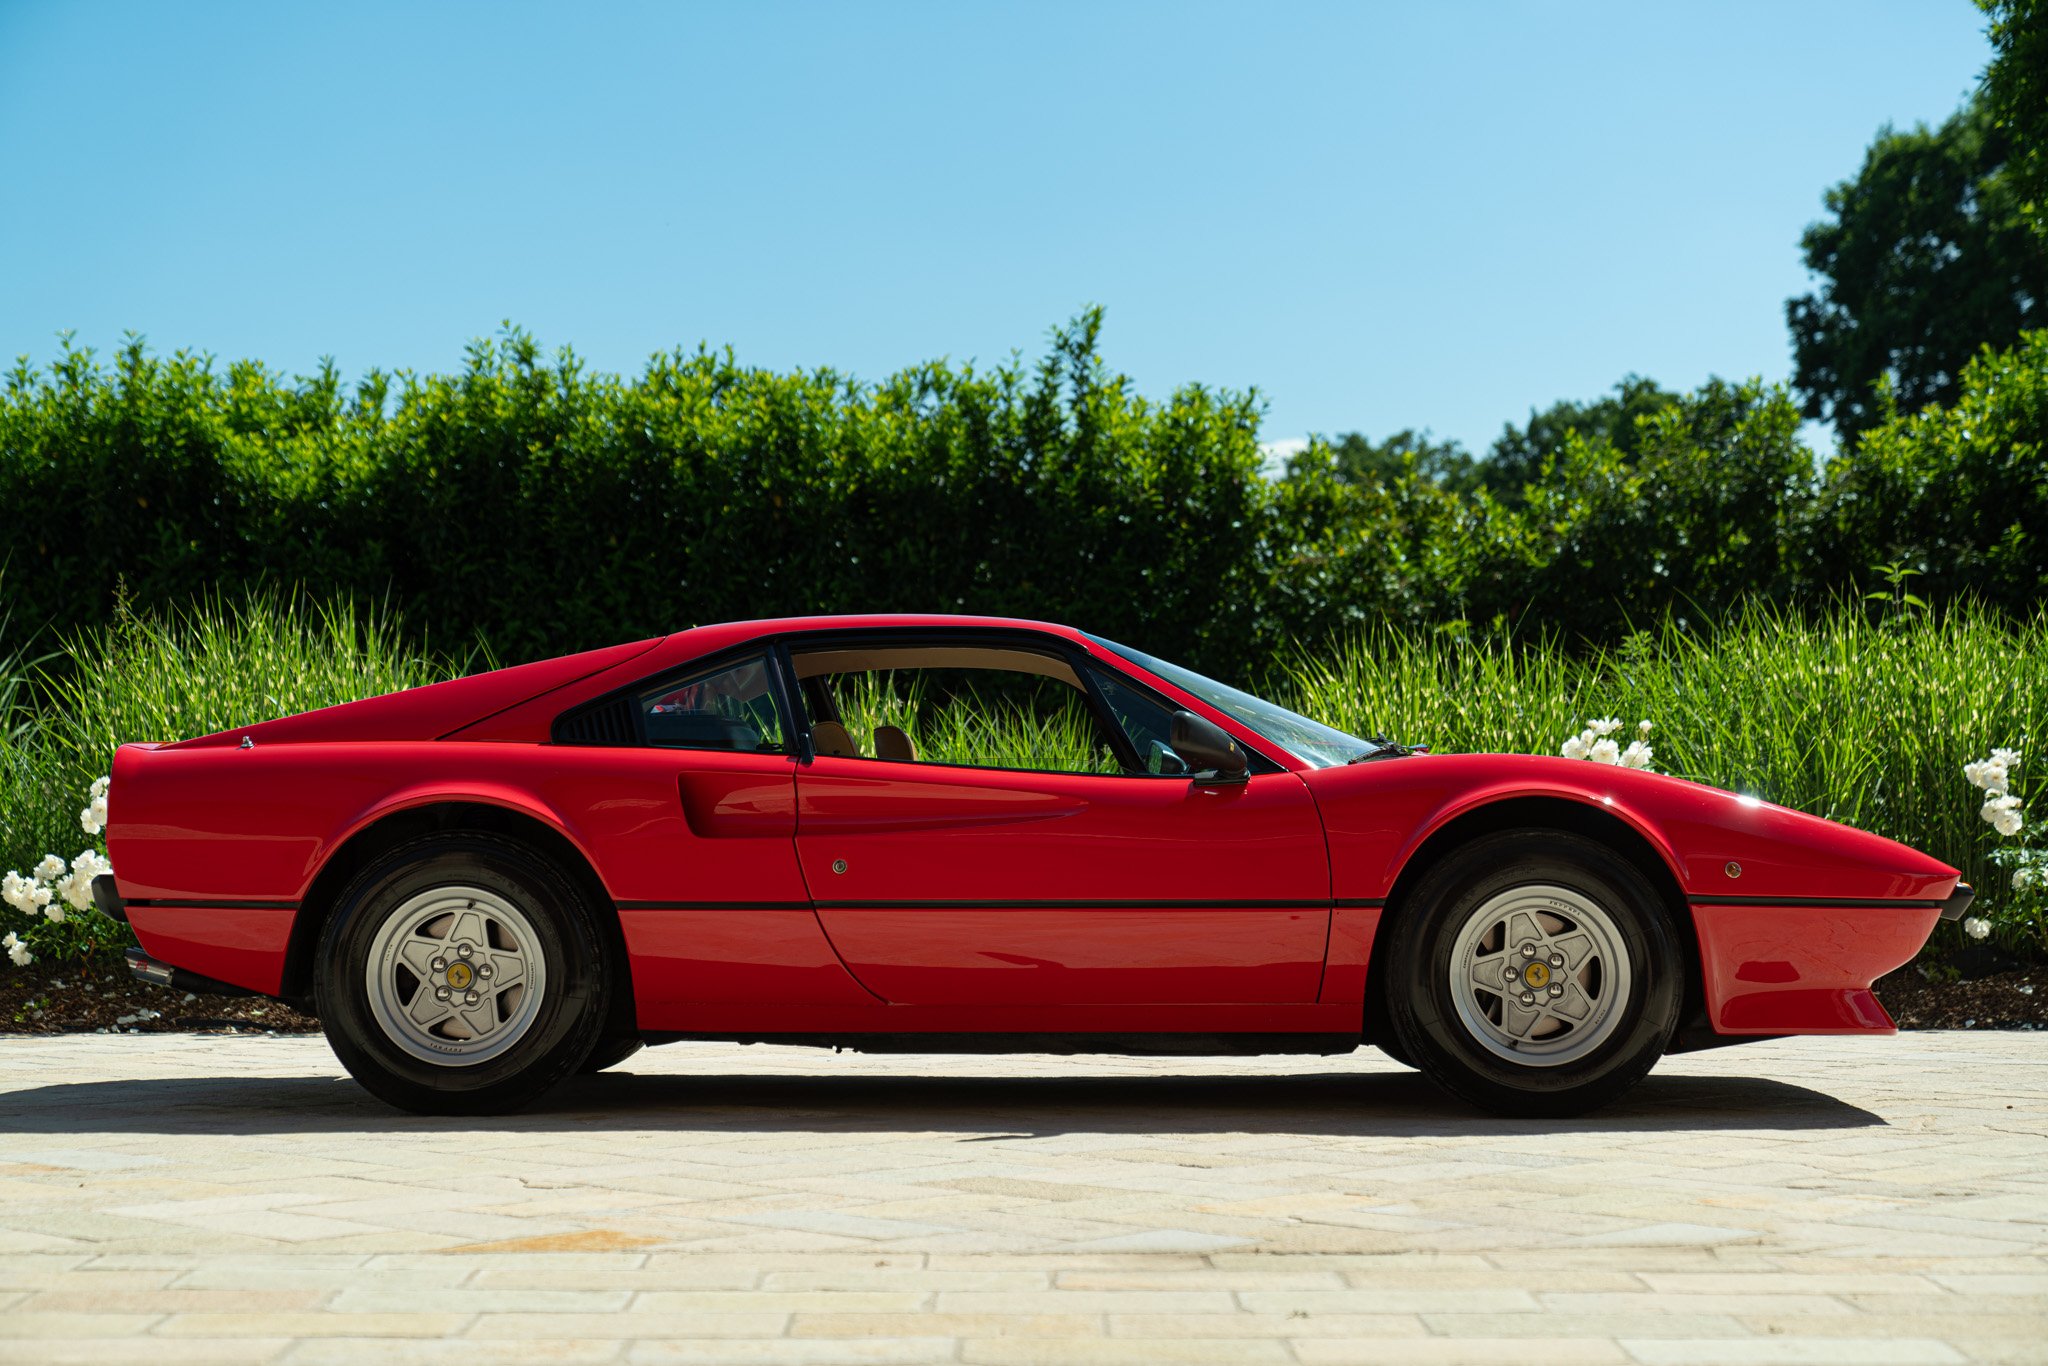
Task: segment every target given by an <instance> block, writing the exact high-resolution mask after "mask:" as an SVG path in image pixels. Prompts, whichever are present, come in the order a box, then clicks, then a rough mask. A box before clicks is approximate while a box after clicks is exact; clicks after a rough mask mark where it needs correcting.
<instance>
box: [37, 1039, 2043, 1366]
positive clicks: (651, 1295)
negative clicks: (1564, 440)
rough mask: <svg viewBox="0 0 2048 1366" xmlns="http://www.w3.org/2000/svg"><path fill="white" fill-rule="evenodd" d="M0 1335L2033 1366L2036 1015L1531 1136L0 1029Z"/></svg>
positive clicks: (1178, 1064)
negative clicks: (380, 1096) (387, 1093)
mask: <svg viewBox="0 0 2048 1366" xmlns="http://www.w3.org/2000/svg"><path fill="white" fill-rule="evenodd" d="M0 1063H4V1064H5V1065H4V1066H0V1362H35V1363H57V1362H71V1361H77V1362H94V1361H102V1362H104V1361H120V1362H148V1363H157V1362H222V1363H240V1362H250V1363H273V1362H276V1363H287V1364H288V1366H306V1364H307V1363H320V1362H411V1361H417V1362H433V1363H436V1366H441V1364H442V1363H445V1362H447V1361H450V1360H470V1361H477V1362H488V1363H498V1362H550V1363H560V1362H586V1361H587V1362H632V1363H655V1362H734V1363H738V1362H767V1363H839V1362H933V1361H943V1362H962V1363H998V1364H999V1363H1019V1364H1020V1366H1031V1364H1033V1363H1059V1366H1066V1364H1067V1363H1086V1362H1127V1361H1144V1362H1154V1361H1168V1362H1173V1361H1185V1362H1205V1361H1214V1362H1228V1363H1239V1362H1243V1363H1256V1362H1268V1361H1270V1362H1305V1363H1341V1362H1355V1361H1371V1362H1395V1363H1400V1362H1416V1363H1455V1362H1485V1363H1488V1366H1500V1364H1501V1363H1509V1362H1514V1363H1524V1362H1526V1363H1543V1362H1560V1363H1581V1362H1587V1363H1590V1362H1615V1363H1622V1364H1623V1366H1686V1364H1688V1363H1700V1364H1701V1366H1714V1364H1716V1363H1726V1366H1773V1364H1775V1363H1788V1364H1790V1366H1812V1364H1813V1363H1831V1362H1843V1363H1852V1362H1853V1363H1857V1364H1858V1366H1883V1364H1884V1363H1899V1364H1900V1366H1919V1364H1920V1363H1928V1364H1929V1366H1938V1364H1940V1363H1957V1362H1968V1361H1984V1362H2048V1257H2044V1253H2048V1038H2044V1037H2043V1036H2042V1035H2040V1034H2035V1033H2010V1034H2004V1033H1996V1034H1992V1033H1969V1034H1936V1033H1929V1034H1909V1035H1904V1036H1901V1037H1899V1038H1897V1039H1890V1040H1882V1039H1878V1040H1872V1039H1801V1040H1780V1041H1774V1042H1770V1043H1763V1044H1756V1045H1751V1046H1747V1047H1743V1048H1733V1049H1724V1050H1717V1051H1713V1052H1709V1053H1703V1054H1693V1055H1689V1056H1686V1057H1680V1058H1673V1059H1668V1060H1667V1061H1666V1062H1665V1063H1664V1064H1663V1066H1662V1067H1660V1068H1659V1069H1658V1071H1657V1073H1656V1074H1655V1075H1654V1076H1652V1077H1651V1078H1650V1080H1649V1081H1648V1082H1646V1083H1645V1084H1644V1085H1643V1086H1642V1087H1640V1088H1639V1089H1638V1090H1637V1091H1635V1092H1634V1093H1632V1094H1631V1095H1630V1096H1629V1097H1628V1098H1627V1099H1626V1100H1625V1101H1624V1103H1623V1104H1621V1105H1618V1106H1616V1107H1614V1108H1612V1109H1609V1110H1607V1111H1604V1112H1602V1113H1600V1114H1597V1115H1593V1116H1590V1117H1588V1118H1585V1119H1582V1120H1573V1121H1543V1122H1512V1121H1505V1120H1499V1119H1494V1118H1491V1117H1488V1116H1485V1115H1481V1114H1478V1113H1476V1112H1473V1111H1471V1110H1469V1109H1466V1108H1464V1107H1462V1106H1460V1105H1457V1104H1456V1103H1454V1102H1451V1101H1448V1100H1445V1099H1443V1098H1441V1097H1439V1096H1438V1095H1437V1094H1436V1093H1434V1092H1433V1091H1431V1090H1430V1089H1429V1088H1428V1087H1427V1086H1426V1085H1425V1084H1424V1083H1423V1082H1422V1081H1421V1080H1420V1079H1419V1078H1418V1077H1416V1076H1415V1074H1413V1073H1411V1072H1408V1071H1406V1070H1405V1069H1402V1068H1399V1067H1396V1066H1395V1065H1393V1064H1392V1063H1390V1062H1388V1061H1386V1060H1385V1059H1383V1058H1382V1057H1380V1055H1378V1054H1377V1053H1371V1052H1361V1053H1358V1054H1356V1055H1353V1056H1352V1057H1348V1058H1340V1059H1312V1060H1302V1059H1295V1058H1273V1059H1248V1060H1241V1059H1180V1058H1176V1059H1138V1060H1133V1059H1120V1058H1101V1057H1088V1058H1054V1057H1044V1056H1035V1055H1033V1056H1016V1057H1001V1058H957V1057H947V1058H920V1057H880V1058H869V1057H863V1056H860V1055H857V1054H833V1053H827V1052H821V1051H817V1050H807V1049H790V1048H769V1047H748V1048H742V1047H738V1046H725V1045H707V1044H679V1045H672V1046H670V1047H666V1048H662V1049H656V1050H650V1051H648V1052H644V1053H641V1054H639V1055H637V1056H636V1057H634V1058H633V1059H631V1060H629V1061H628V1062H627V1063H626V1064H625V1065H624V1068H623V1070H619V1071H615V1072H611V1073H606V1074H604V1075H601V1076H597V1077H591V1078H586V1079H582V1080H579V1081H577V1082H576V1083H574V1084H572V1085H570V1086H568V1087H565V1088H564V1089H563V1090H562V1091H561V1092H560V1093H559V1094H558V1095H557V1096H555V1097H553V1098H551V1100H550V1102H549V1104H548V1105H547V1106H546V1108H544V1109H542V1110H539V1111H536V1112H533V1113H529V1114H524V1115H518V1116H513V1117H510V1118H506V1119H496V1120H444V1119H423V1118H418V1117H414V1116H409V1115H403V1114H399V1113H397V1112H395V1111H393V1110H390V1109H387V1108H386V1107H384V1106H382V1105H381V1104H379V1103H378V1102H376V1101H374V1100H372V1099H370V1098H369V1096H368V1095H366V1094H365V1093H363V1092H362V1091H361V1090H359V1089H358V1088H357V1087H356V1086H355V1085H354V1083H353V1082H350V1081H349V1080H348V1079H347V1078H346V1077H345V1076H344V1075H343V1074H342V1072H341V1069H340V1068H339V1066H338V1065H337V1064H336V1063H335V1061H334V1058H333V1056H332V1055H331V1054H330V1053H329V1052H328V1051H327V1048H326V1046H325V1044H324V1043H322V1042H321V1041H319V1040H317V1039H305V1038H217V1037H198V1036H181V1035H142V1036H93V1035H88V1036H73V1037H63V1038H47V1037H21V1036H0Z"/></svg>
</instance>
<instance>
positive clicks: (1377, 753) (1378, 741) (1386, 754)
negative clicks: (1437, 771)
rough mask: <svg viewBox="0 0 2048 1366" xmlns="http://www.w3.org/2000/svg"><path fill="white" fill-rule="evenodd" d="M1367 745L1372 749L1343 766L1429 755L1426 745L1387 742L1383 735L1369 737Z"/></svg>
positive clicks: (1348, 760) (1347, 761)
mask: <svg viewBox="0 0 2048 1366" xmlns="http://www.w3.org/2000/svg"><path fill="white" fill-rule="evenodd" d="M1369 743H1371V744H1372V745H1373V746H1374V748H1372V749H1369V750H1367V751H1366V752H1365V753H1363V754H1361V755H1359V756H1358V757H1357V758H1355V759H1346V760H1345V761H1344V762H1345V765H1346V766H1347V767H1348V766H1349V765H1351V764H1369V763H1371V762H1372V761H1373V760H1374V759H1405V758H1407V757H1408V756H1409V755H1411V754H1427V753H1429V746H1428V745H1404V744H1402V743H1401V742H1400V741H1398V740H1389V739H1388V738H1387V737H1386V736H1384V735H1374V736H1371V737H1369Z"/></svg>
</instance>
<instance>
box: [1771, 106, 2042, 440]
mask: <svg viewBox="0 0 2048 1366" xmlns="http://www.w3.org/2000/svg"><path fill="white" fill-rule="evenodd" d="M2034 79H2038V78H2037V77H2036V78H2034ZM2015 131H2016V130H2015V129H2012V128H2008V127H2005V126H2001V125H2000V124H1999V123H1998V122H1997V121H1996V120H1995V119H1994V118H1993V116H1992V113H1991V111H1990V109H1989V108H1988V107H1987V105H1986V104H1985V103H1984V102H1983V101H1981V100H1979V101H1972V102H1971V103H1970V104H1968V105H1966V106H1964V108H1962V109H1961V110H1959V111H1958V112H1957V113H1956V114H1955V115H1954V117H1952V118H1950V119H1949V120H1948V122H1946V123H1944V124H1943V125H1942V126H1941V127H1940V128H1938V129H1929V128H1927V127H1926V126H1925V125H1920V126H1918V127H1915V128H1913V129H1912V130H1910V131H1908V132H1904V133H1901V132H1897V131H1895V130H1893V129H1892V128H1890V127H1889V126H1887V127H1886V128H1884V129H1883V130H1882V131H1881V132H1879V134H1878V136H1877V141H1875V142H1874V143H1872V144H1871V146H1870V150H1869V152H1868V153H1866V154H1865V156H1864V159H1863V167H1862V169H1861V170H1860V171H1859V172H1857V174H1856V176H1855V178H1854V179H1852V180H1846V181H1843V182H1842V183H1841V184H1839V185H1837V186H1835V187H1834V188H1833V189H1831V190H1829V191H1828V193H1827V200H1826V202H1827V208H1828V214H1829V217H1827V218H1826V219H1823V220H1822V221H1820V222H1818V223H1815V224H1813V225H1812V226H1811V227H1809V228H1808V229H1807V230H1806V234H1805V236H1804V237H1802V238H1801V239H1800V241H1801V246H1802V247H1803V249H1804V252H1805V257H1806V265H1807V268H1808V269H1809V270H1811V271H1813V273H1814V274H1815V275H1817V276H1819V277H1820V281H1819V287H1818V288H1817V289H1816V290H1815V291H1814V292H1813V293H1811V294H1805V295H1801V296H1800V297H1798V298H1796V299H1792V300H1789V301H1787V303H1786V305H1785V316H1786V320H1787V322H1788V323H1789V324H1790V326H1791V329H1792V349H1793V357H1794V363H1795V373H1794V378H1793V385H1794V387H1795V388H1797V389H1798V391H1799V393H1800V396H1801V398H1802V400H1803V403H1804V412H1805V414H1806V416H1808V417H1816V418H1827V419H1829V420H1832V421H1833V422H1834V424H1835V430H1836V432H1837V433H1838V434H1840V436H1841V437H1842V438H1843V441H1844V444H1845V445H1846V444H1853V443H1854V441H1855V439H1856V438H1857V437H1858V436H1859V435H1860V434H1861V433H1862V432H1864V431H1865V430H1867V429H1869V428H1870V427H1871V426H1873V425H1875V424H1876V423H1878V422H1880V421H1882V420H1883V419H1884V418H1885V417H1886V416H1887V415H1888V414H1889V413H1890V412H1891V411H1892V410H1893V408H1894V406H1896V407H1897V408H1898V409H1900V410H1903V411H1906V412H1912V411H1914V410H1916V409H1919V408H1921V407H1923V406H1925V405H1926V404H1929V403H1949V402H1952V401H1953V400H1954V399H1955V396H1956V393H1957V386H1958V384H1959V381H1960V378H1961V375H1962V371H1963V366H1964V365H1965V364H1967V363H1968V362H1969V360H1970V358H1971V357H1972V356H1974V355H1976V354H1977V350H1978V348H1979V347H1982V346H1985V345H1991V346H2001V347H2002V346H2010V345H2011V344H2012V343H2013V341H2014V340H2015V339H2017V338H2018V336H2019V334H2020V332H2021V331H2022V330H2023V329H2025V328H2028V327H2038V326H2040V325H2041V324H2042V322H2043V321H2048V244H2044V242H2043V241H2042V240H2041V239H2037V238H2036V237H2035V236H2034V235H2033V233H2032V232H2031V231H2030V230H2029V228H2028V226H2027V215H2026V213H2025V211H2024V210H2023V208H2022V205H2023V203H2024V199H2025V196H2024V195H2023V194H2022V192H2021V190H2020V188H2019V185H2018V183H2017V178H2016V177H2015V176H2014V175H2013V174H2011V173H2009V172H2008V171H2007V167H2006V162H2007V156H2008V151H2009V149H2010V148H2011V147H2012V145H2013V143H2012V136H2013V134H2014V132H2015Z"/></svg>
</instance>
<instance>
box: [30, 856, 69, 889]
mask: <svg viewBox="0 0 2048 1366" xmlns="http://www.w3.org/2000/svg"><path fill="white" fill-rule="evenodd" d="M63 872H64V860H63V859H60V858H58V857H57V856H56V855H55V854H45V855H43V861H42V862H41V863H38V864H37V865H36V866H35V868H34V870H33V871H32V872H31V873H30V876H31V877H33V878H34V879H35V880H36V881H37V882H53V881H55V880H56V879H57V878H58V877H60V876H62V875H63Z"/></svg>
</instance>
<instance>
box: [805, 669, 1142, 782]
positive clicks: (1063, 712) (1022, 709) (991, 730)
mask: <svg viewBox="0 0 2048 1366" xmlns="http://www.w3.org/2000/svg"><path fill="white" fill-rule="evenodd" d="M791 663H792V665H793V666H794V668H795V672H796V679H797V683H798V688H799V692H800V694H801V696H802V698H803V701H804V705H805V707H806V709H807V711H808V712H809V716H810V727H811V743H812V745H813V747H814V748H815V750H816V752H817V753H818V754H819V755H821V756H823V757H828V758H849V759H880V760H887V761H893V762H898V763H923V764H949V765H962V766H967V767H973V768H1008V769H1018V770H1022V771H1026V772H1040V773H1046V772H1052V773H1122V772H1124V769H1123V767H1122V765H1121V764H1119V763H1118V761H1117V754H1116V747H1115V745H1114V744H1113V743H1112V741H1111V736H1110V734H1109V733H1108V732H1107V731H1106V730H1104V729H1103V728H1102V726H1101V724H1100V723H1099V721H1098V718H1097V714H1096V712H1095V710H1094V708H1093V707H1092V706H1091V705H1090V701H1089V696H1088V690H1087V687H1086V685H1085V683H1084V682H1083V680H1082V678H1081V676H1080V675H1079V674H1078V673H1076V672H1075V669H1074V666H1073V665H1072V664H1071V663H1070V662H1069V661H1068V660H1067V659H1066V658H1065V657H1064V656H1062V655H1059V654H1056V653H1048V652H1040V651H1035V650H1028V649H1021V648H1016V647H1009V646H1003V645H953V644H937V643H935V644H931V645H899V644H893V643H892V644H873V645H870V644H866V643H863V642H860V641H857V640H848V641H846V642H843V643H841V642H833V643H832V644H830V645H824V646H813V647H809V648H805V649H798V650H796V651H793V652H792V656H791Z"/></svg>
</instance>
